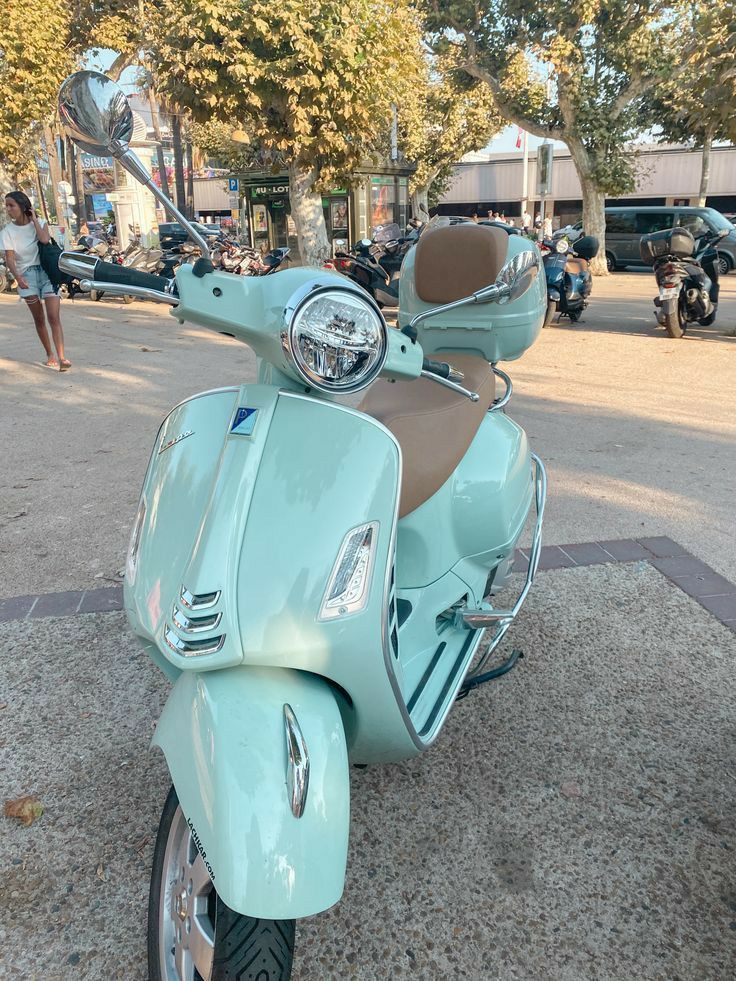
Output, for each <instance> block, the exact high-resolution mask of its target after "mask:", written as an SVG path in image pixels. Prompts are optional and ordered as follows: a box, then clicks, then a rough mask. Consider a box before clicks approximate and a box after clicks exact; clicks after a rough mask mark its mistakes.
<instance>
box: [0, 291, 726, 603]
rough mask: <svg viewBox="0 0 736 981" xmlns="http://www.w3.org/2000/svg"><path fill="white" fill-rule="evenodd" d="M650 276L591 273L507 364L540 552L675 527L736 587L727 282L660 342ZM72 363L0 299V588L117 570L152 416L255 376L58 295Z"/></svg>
mask: <svg viewBox="0 0 736 981" xmlns="http://www.w3.org/2000/svg"><path fill="white" fill-rule="evenodd" d="M652 285H653V279H652V277H651V276H650V275H649V274H647V273H618V274H615V275H614V276H611V277H609V278H607V279H603V280H597V281H596V283H595V287H594V293H593V297H592V300H591V303H590V307H589V309H588V311H587V312H586V314H585V319H584V321H582V322H581V323H578V324H575V325H571V324H569V323H566V322H563V324H561V325H560V326H557V327H552V328H550V329H548V330H545V331H543V332H542V336H541V337H540V339H539V340H538V341H537V343H536V344H535V345H534V346H533V347H532V349H531V350H530V351H529V352H528V353H527V354H526V355H525V356H524V357H523V358H522V359H521V360H519V361H517V362H513V363H511V364H510V365H506V368H507V370H509V372H510V374H511V376H512V378H513V381H514V386H515V395H514V398H513V400H512V402H511V404H510V406H509V412H510V414H511V415H513V416H514V418H516V419H517V420H518V421H519V422H520V423H521V424H522V425H523V426H524V427H525V428H526V430H527V432H528V433H529V435H530V437H531V439H532V442H533V445H534V448H535V449H536V451H537V452H538V453H539V454H540V455H541V456H542V458H543V459H544V460H545V462H546V463H547V466H548V469H549V475H550V499H549V507H548V512H547V521H546V528H545V540H546V541H547V542H548V543H550V544H557V545H563V544H566V543H572V542H580V541H590V540H594V539H613V538H622V537H639V536H641V535H657V534H667V535H669V536H670V537H671V538H674V539H675V540H677V541H680V542H681V543H682V544H683V545H685V546H686V547H688V548H689V549H690V550H691V551H692V552H694V553H695V554H696V555H698V556H699V557H700V558H702V559H704V560H705V561H706V562H709V563H710V564H711V565H712V566H713V567H714V568H715V569H717V570H718V571H719V572H721V573H723V574H725V575H727V576H729V577H731V578H736V548H734V527H735V524H734V518H733V495H734V489H735V488H736V439H734V436H735V435H736V415H735V414H734V405H736V337H734V336H732V335H733V334H734V333H735V332H736V274H734V275H731V276H727V277H726V278H725V280H724V287H723V302H722V305H721V309H720V311H719V318H718V323H717V324H716V325H715V326H714V327H712V328H702V329H699V330H697V331H692V332H691V334H690V335H689V336H686V337H685V338H684V339H683V340H679V341H674V340H670V339H668V338H667V337H666V336H665V335H664V333H663V332H662V331H661V330H660V329H658V328H655V326H654V317H653V315H652V313H651V311H652V309H653V307H652V302H651V299H652V293H653V291H652ZM63 321H64V324H65V334H66V338H67V350H68V354H69V357H70V358H71V360H72V361H73V362H74V367H73V369H72V370H71V371H69V372H67V373H64V374H61V373H59V372H52V371H49V370H48V369H46V368H43V367H42V366H41V364H40V357H39V352H40V347H39V344H38V341H37V339H36V336H35V331H34V330H33V327H32V325H31V323H30V317H29V314H28V311H27V310H26V309H25V307H24V306H23V305H22V304H20V303H19V302H18V301H17V300H16V299H15V298H14V296H12V295H2V296H0V371H2V383H1V387H2V414H1V415H0V439H1V440H2V446H3V463H4V466H3V468H2V471H1V472H0V596H13V595H22V594H25V593H33V592H44V591H52V590H53V591H56V590H66V589H81V588H89V587H93V586H99V585H102V584H104V583H105V582H106V581H108V580H111V579H114V578H115V575H116V573H117V572H118V571H119V570H120V569H121V568H122V566H123V561H124V555H125V548H126V545H127V540H128V534H129V528H130V525H131V522H132V519H133V516H134V514H135V508H136V502H137V497H138V492H139V489H140V483H141V481H142V478H143V474H144V472H145V468H146V464H147V461H148V456H149V453H150V450H151V447H152V444H153V440H154V438H155V435H156V431H157V428H158V425H159V422H160V421H161V419H162V418H163V416H164V415H165V414H166V413H167V411H168V410H169V409H170V408H171V407H172V406H173V405H175V404H176V403H177V402H178V401H180V400H181V399H183V398H186V397H187V396H189V395H191V394H193V393H195V392H197V391H201V390H204V389H207V388H214V387H217V386H219V385H227V384H237V383H240V382H242V381H244V380H249V379H252V378H253V377H254V374H255V359H254V357H253V355H252V352H251V351H250V350H249V349H248V348H246V347H245V346H244V345H242V344H239V343H238V342H236V341H234V340H232V339H230V338H227V337H222V336H220V335H217V334H213V333H210V332H207V331H204V330H200V329H198V328H195V327H192V326H190V325H185V326H183V327H182V326H180V325H179V324H178V323H177V322H176V321H175V320H174V319H173V318H172V317H171V316H170V315H169V313H168V309H167V308H162V307H157V306H155V305H154V304H146V303H134V304H132V305H130V306H124V305H122V304H119V303H117V302H116V301H113V300H107V299H103V300H102V301H100V302H99V303H93V302H91V301H89V300H77V301H75V302H74V303H65V304H64V307H63Z"/></svg>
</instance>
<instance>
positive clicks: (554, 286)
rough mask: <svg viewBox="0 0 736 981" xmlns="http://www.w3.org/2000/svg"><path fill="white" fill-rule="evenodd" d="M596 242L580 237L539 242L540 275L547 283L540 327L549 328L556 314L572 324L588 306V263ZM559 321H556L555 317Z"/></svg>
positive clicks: (596, 248)
mask: <svg viewBox="0 0 736 981" xmlns="http://www.w3.org/2000/svg"><path fill="white" fill-rule="evenodd" d="M598 249H599V243H598V239H597V238H595V236H593V235H583V236H581V237H580V238H578V239H576V240H575V241H574V242H572V241H570V240H569V239H568V238H557V239H548V240H546V241H544V242H542V245H541V252H542V259H543V261H544V274H545V278H546V280H547V312H546V314H545V316H544V326H545V327H549V326H550V325H551V324H552V320H553V319H554V316H555V314H556V313H559V315H560V317H569V318H570V320H571V321H572V322H573V323H576V322H577V321H578V320H580V318H581V317H582V315H583V310H585V308H586V307H587V305H588V297H589V296H590V293H591V290H592V288H593V277H592V276H591V273H590V267H589V265H588V263H589V262H590V260H591V259H594V258H595V256H597V255H598ZM558 319H559V318H558Z"/></svg>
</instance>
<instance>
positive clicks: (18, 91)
mask: <svg viewBox="0 0 736 981" xmlns="http://www.w3.org/2000/svg"><path fill="white" fill-rule="evenodd" d="M73 64H74V59H73V52H72V49H71V46H70V35H69V11H68V4H67V3H66V2H64V0H44V2H43V3H42V4H35V5H34V4H19V3H11V4H9V5H6V6H5V8H4V10H3V14H2V17H0V167H2V168H3V169H4V170H5V171H6V172H7V174H8V175H9V176H10V177H11V178H12V179H13V180H15V181H18V180H20V179H22V178H24V177H26V176H27V175H28V174H29V172H31V171H32V167H33V161H34V158H35V155H36V152H37V148H38V142H39V136H40V131H41V127H42V124H43V123H44V122H45V121H47V120H48V119H49V118H50V117H51V116H52V115H53V113H54V109H55V106H56V93H57V91H58V88H59V84H60V83H61V81H62V80H63V79H64V77H65V76H66V75H67V74H68V72H69V71H70V70H71V68H72V66H73Z"/></svg>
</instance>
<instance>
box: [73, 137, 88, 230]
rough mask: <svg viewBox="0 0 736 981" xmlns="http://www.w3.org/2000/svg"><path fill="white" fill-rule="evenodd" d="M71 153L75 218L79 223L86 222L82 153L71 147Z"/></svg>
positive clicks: (75, 147)
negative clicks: (72, 156)
mask: <svg viewBox="0 0 736 981" xmlns="http://www.w3.org/2000/svg"><path fill="white" fill-rule="evenodd" d="M72 152H73V154H74V170H73V171H72V173H74V175H75V176H76V178H77V181H76V189H75V191H74V194H75V196H76V198H77V218H78V219H79V221H80V223H81V222H83V221H88V219H89V216H88V214H87V198H86V197H85V194H84V169H83V167H82V151H81V150H80V149H79V147H78V146H74V147H72Z"/></svg>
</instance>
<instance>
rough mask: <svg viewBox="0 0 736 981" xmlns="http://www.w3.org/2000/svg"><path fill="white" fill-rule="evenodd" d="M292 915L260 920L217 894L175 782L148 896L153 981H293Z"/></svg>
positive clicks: (162, 823)
mask: <svg viewBox="0 0 736 981" xmlns="http://www.w3.org/2000/svg"><path fill="white" fill-rule="evenodd" d="M294 932H295V930H294V920H260V919H255V918H254V917H252V916H243V915H242V914H240V913H236V912H235V911H234V910H231V909H229V908H228V907H227V906H226V905H225V904H224V903H223V901H222V900H221V899H220V897H219V896H218V895H217V892H216V891H215V888H214V886H213V884H212V880H211V879H210V877H209V874H208V872H207V869H206V868H205V864H204V862H203V861H202V857H201V855H200V854H199V852H198V850H197V847H196V845H195V844H194V840H193V838H192V835H191V832H190V829H189V826H188V824H187V822H186V818H185V817H184V814H183V812H182V809H181V807H180V806H179V798H178V797H177V794H176V791H175V789H174V788H173V787H172V788H171V790H170V792H169V796H168V797H167V798H166V803H165V804H164V809H163V812H162V814H161V821H160V823H159V829H158V835H157V837H156V847H155V850H154V854H153V868H152V870H151V890H150V894H149V901H148V974H149V981H288V979H289V978H290V977H291V966H292V961H293V957H294Z"/></svg>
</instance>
